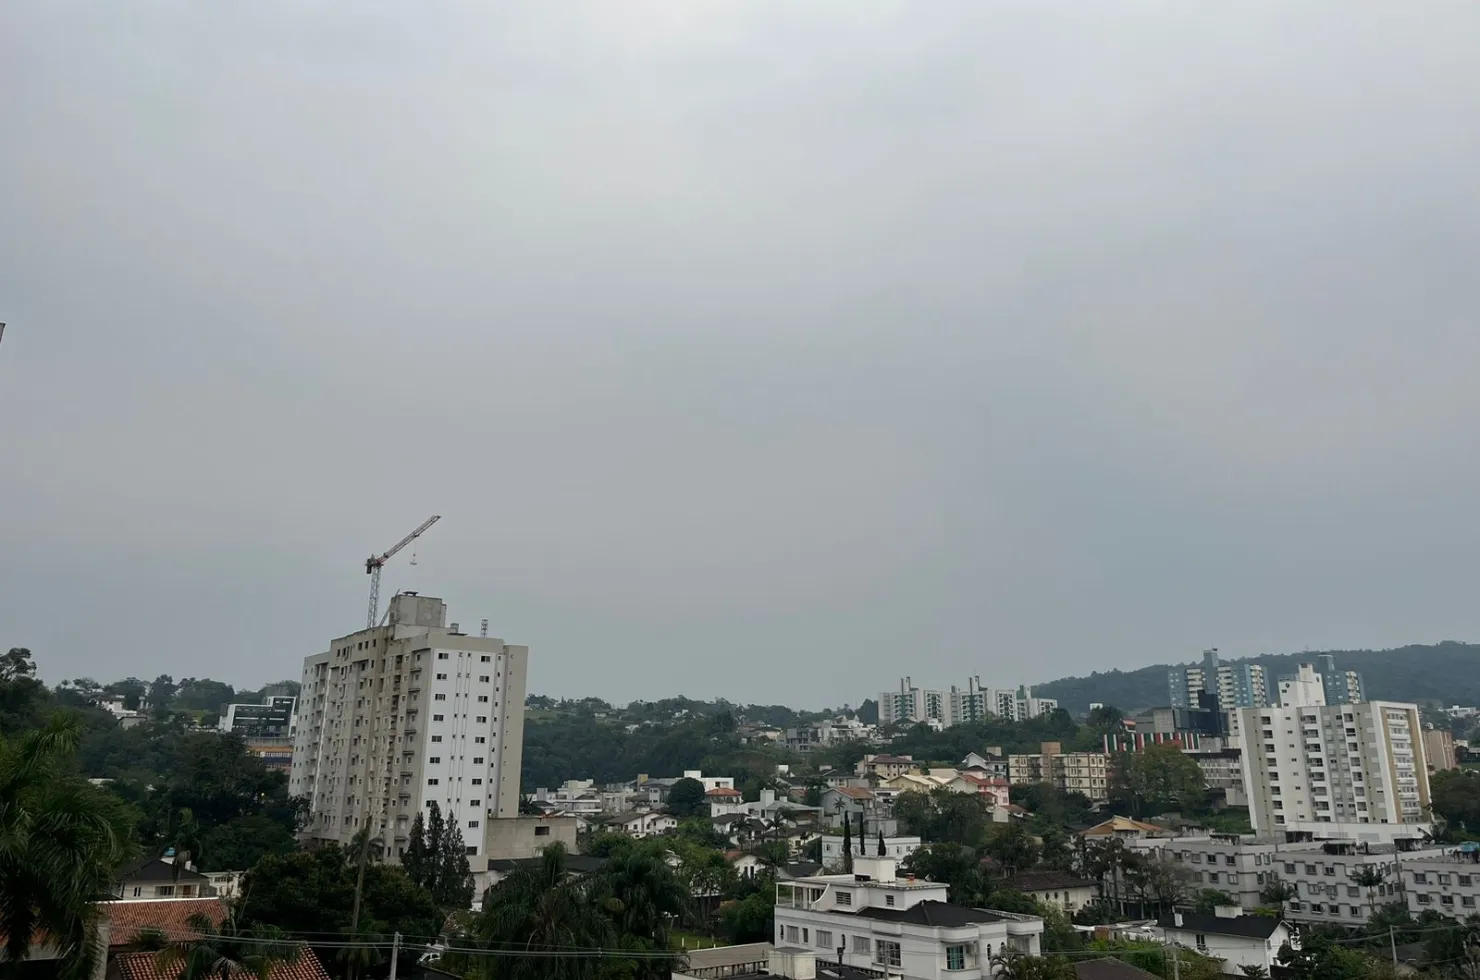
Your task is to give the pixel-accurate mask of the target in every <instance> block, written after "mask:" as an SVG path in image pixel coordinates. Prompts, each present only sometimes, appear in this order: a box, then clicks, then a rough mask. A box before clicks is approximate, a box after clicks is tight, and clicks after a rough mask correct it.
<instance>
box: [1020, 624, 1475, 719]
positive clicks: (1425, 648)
mask: <svg viewBox="0 0 1480 980" xmlns="http://www.w3.org/2000/svg"><path fill="white" fill-rule="evenodd" d="M1322 653H1329V654H1330V655H1331V656H1333V657H1335V658H1336V666H1337V667H1338V668H1339V669H1341V670H1355V671H1357V672H1358V673H1359V674H1361V675H1362V680H1363V683H1365V684H1366V686H1367V696H1368V697H1370V698H1373V699H1374V700H1385V701H1415V702H1424V701H1432V702H1440V703H1443V704H1446V705H1449V704H1476V703H1477V702H1480V644H1477V643H1460V642H1458V641H1455V640H1446V641H1444V642H1443V643H1436V644H1433V645H1423V644H1414V645H1412V646H1406V647H1398V648H1396V649H1393V650H1312V651H1307V652H1305V653H1287V654H1264V655H1262V656H1258V657H1243V658H1239V659H1227V658H1225V660H1224V663H1246V662H1247V663H1257V664H1261V665H1262V666H1263V667H1264V672H1265V674H1267V675H1268V676H1269V683H1270V685H1271V686H1273V685H1274V684H1275V682H1276V681H1277V680H1278V679H1279V678H1280V677H1283V676H1285V675H1286V674H1294V673H1295V672H1296V670H1297V669H1298V668H1299V666H1300V665H1301V664H1302V663H1315V658H1316V657H1318V656H1320V655H1321V654H1322ZM1192 663H1197V661H1196V660H1188V661H1185V662H1184V663H1183V664H1156V665H1155V666H1152V667H1142V668H1140V669H1139V670H1110V671H1105V672H1103V673H1101V672H1098V671H1097V672H1095V673H1092V674H1090V675H1089V676H1088V677H1064V678H1061V679H1059V680H1056V681H1047V682H1045V683H1042V684H1034V685H1033V693H1034V694H1035V695H1037V696H1038V697H1042V698H1056V699H1057V700H1058V702H1059V706H1060V707H1063V708H1067V709H1068V710H1069V711H1070V712H1071V713H1073V714H1083V713H1084V712H1086V711H1088V710H1089V706H1090V703H1091V702H1101V703H1104V704H1112V705H1114V706H1115V707H1117V708H1120V709H1121V710H1122V711H1139V710H1141V709H1143V708H1154V707H1159V706H1162V705H1165V704H1166V703H1167V701H1168V697H1167V672H1168V671H1170V670H1171V669H1172V668H1173V667H1180V666H1185V664H1192Z"/></svg>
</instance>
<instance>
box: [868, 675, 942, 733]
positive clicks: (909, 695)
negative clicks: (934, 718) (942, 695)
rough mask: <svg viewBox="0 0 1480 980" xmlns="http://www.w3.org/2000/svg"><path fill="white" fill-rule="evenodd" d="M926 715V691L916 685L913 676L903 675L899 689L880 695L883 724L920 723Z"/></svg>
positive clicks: (880, 714)
mask: <svg viewBox="0 0 1480 980" xmlns="http://www.w3.org/2000/svg"><path fill="white" fill-rule="evenodd" d="M932 693H935V692H932ZM926 717H928V716H927V715H926V714H925V692H924V691H922V690H920V689H919V688H918V687H916V686H915V684H914V681H913V680H912V679H911V678H908V677H901V678H900V679H899V690H898V691H884V692H883V693H881V694H880V695H879V724H881V725H898V724H918V723H919V722H922V721H924V720H925V719H926Z"/></svg>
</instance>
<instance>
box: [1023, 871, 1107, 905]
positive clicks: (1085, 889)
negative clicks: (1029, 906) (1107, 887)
mask: <svg viewBox="0 0 1480 980" xmlns="http://www.w3.org/2000/svg"><path fill="white" fill-rule="evenodd" d="M1010 884H1011V886H1012V887H1013V888H1014V889H1016V890H1017V891H1020V892H1022V893H1023V894H1024V895H1027V896H1028V897H1030V898H1036V899H1037V900H1038V901H1040V902H1042V903H1043V904H1044V905H1051V906H1053V907H1054V908H1056V909H1058V910H1059V911H1061V912H1064V913H1066V914H1068V915H1073V914H1074V913H1075V912H1077V911H1079V910H1080V909H1082V908H1084V907H1085V906H1086V905H1089V904H1090V903H1091V902H1093V901H1094V900H1095V897H1096V895H1097V894H1098V890H1099V886H1098V885H1096V884H1095V883H1094V882H1093V881H1085V880H1084V879H1083V878H1080V877H1079V876H1077V875H1071V874H1069V873H1067V872H1064V871H1023V872H1020V873H1018V874H1015V875H1013V876H1012V881H1011V882H1010Z"/></svg>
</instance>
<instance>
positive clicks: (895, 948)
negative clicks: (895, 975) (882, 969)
mask: <svg viewBox="0 0 1480 980" xmlns="http://www.w3.org/2000/svg"><path fill="white" fill-rule="evenodd" d="M874 962H875V963H878V964H879V965H881V966H899V965H900V959H899V943H896V942H891V941H890V940H888V939H880V940H879V941H878V942H876V943H874Z"/></svg>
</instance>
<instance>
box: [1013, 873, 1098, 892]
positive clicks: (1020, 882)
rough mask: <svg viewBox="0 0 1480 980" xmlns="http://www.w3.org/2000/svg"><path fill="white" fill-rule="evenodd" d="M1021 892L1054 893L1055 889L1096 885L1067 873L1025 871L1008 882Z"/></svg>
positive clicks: (1092, 886)
mask: <svg viewBox="0 0 1480 980" xmlns="http://www.w3.org/2000/svg"><path fill="white" fill-rule="evenodd" d="M1008 884H1009V885H1011V886H1012V887H1013V888H1016V889H1017V890H1018V891H1020V892H1042V891H1052V890H1053V889H1055V888H1094V887H1095V883H1094V882H1092V881H1085V880H1084V879H1083V878H1080V877H1079V876H1078V875H1072V874H1069V873H1068V872H1067V871H1023V872H1020V873H1018V874H1015V875H1013V876H1012V879H1011V880H1010V881H1009V882H1008Z"/></svg>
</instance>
